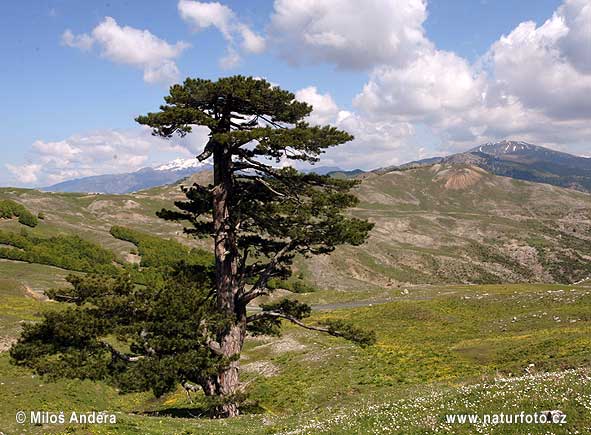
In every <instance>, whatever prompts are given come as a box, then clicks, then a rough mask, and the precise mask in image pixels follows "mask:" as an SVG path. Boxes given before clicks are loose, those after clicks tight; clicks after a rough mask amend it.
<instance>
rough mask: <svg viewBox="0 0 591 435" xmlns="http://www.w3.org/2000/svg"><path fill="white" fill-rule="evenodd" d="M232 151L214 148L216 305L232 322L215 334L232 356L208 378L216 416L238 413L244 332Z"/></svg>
mask: <svg viewBox="0 0 591 435" xmlns="http://www.w3.org/2000/svg"><path fill="white" fill-rule="evenodd" d="M231 164H232V161H231V154H230V153H229V152H228V151H227V150H226V149H225V147H222V146H217V147H215V150H214V190H213V225H214V232H215V237H214V243H215V252H214V253H215V266H216V290H217V307H218V309H219V310H220V312H221V313H223V314H224V315H225V317H226V318H227V319H228V320H229V321H230V322H231V325H230V326H229V327H228V329H227V330H226V331H225V332H224V334H222V335H221V336H219V337H218V343H219V345H220V350H221V353H222V355H223V356H224V357H226V358H233V359H234V360H233V361H231V362H230V363H229V365H228V366H226V367H224V368H223V369H222V370H220V372H219V373H218V374H217V375H216V376H214V377H213V379H209V380H208V384H209V385H208V386H207V387H206V388H207V390H206V389H205V388H204V390H205V393H206V394H207V395H212V396H214V395H215V396H218V398H219V399H221V400H222V402H223V403H222V404H221V405H220V406H219V407H218V408H217V409H216V410H215V413H216V414H217V417H233V416H236V415H238V413H239V410H238V404H237V402H236V400H234V396H235V395H236V394H237V393H238V391H239V386H240V383H239V377H238V365H239V362H238V358H239V356H240V352H241V351H242V345H243V343H244V336H245V333H246V308H245V307H243V306H236V294H237V292H238V285H237V276H238V248H237V246H236V233H235V228H236V224H237V222H235V221H234V219H233V218H234V217H233V216H232V215H231V210H230V204H231V196H232V193H233V192H232V190H233V181H232V172H231Z"/></svg>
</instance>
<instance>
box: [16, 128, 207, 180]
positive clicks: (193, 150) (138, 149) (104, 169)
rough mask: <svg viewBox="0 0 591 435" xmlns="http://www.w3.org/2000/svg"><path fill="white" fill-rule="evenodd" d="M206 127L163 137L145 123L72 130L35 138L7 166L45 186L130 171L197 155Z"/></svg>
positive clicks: (23, 177) (18, 174)
mask: <svg viewBox="0 0 591 435" xmlns="http://www.w3.org/2000/svg"><path fill="white" fill-rule="evenodd" d="M207 133H208V130H207V128H205V127H197V128H195V129H194V132H193V133H191V134H189V135H187V136H185V137H184V138H180V139H178V140H177V139H174V140H164V139H161V138H159V137H155V136H152V134H151V131H150V129H149V128H147V127H141V128H136V129H129V130H100V131H94V132H87V133H82V134H75V135H72V136H70V137H68V138H66V139H63V140H60V141H45V140H37V141H35V142H34V143H33V144H32V146H31V149H30V151H29V152H28V155H27V157H28V162H27V163H26V164H23V165H14V164H7V165H6V168H7V169H8V170H9V172H10V173H11V174H12V175H13V178H14V179H15V180H16V181H18V182H19V183H22V184H26V185H35V186H48V185H50V184H55V183H58V182H61V181H64V180H67V179H72V178H79V177H86V176H91V175H101V174H116V173H124V172H133V171H136V170H138V169H140V168H142V167H145V166H149V165H150V164H151V163H152V164H153V163H161V162H162V159H163V158H166V159H170V157H172V156H175V157H178V156H179V155H181V156H183V157H185V158H189V157H191V156H195V155H197V154H198V153H199V152H200V151H201V150H202V149H203V146H204V144H205V143H206V142H207Z"/></svg>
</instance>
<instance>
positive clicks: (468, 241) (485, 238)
mask: <svg viewBox="0 0 591 435" xmlns="http://www.w3.org/2000/svg"><path fill="white" fill-rule="evenodd" d="M210 177H211V174H210V173H209V172H203V173H199V174H196V175H195V176H194V177H193V178H192V179H191V180H187V181H185V184H189V183H192V182H198V183H202V184H203V183H208V182H210ZM360 178H361V179H362V183H361V185H360V186H358V188H357V189H356V193H357V195H358V196H359V198H360V200H361V203H360V205H359V207H358V208H357V209H355V210H353V211H352V213H353V214H355V215H358V216H361V217H365V218H368V219H370V220H372V221H373V222H375V223H376V227H375V229H374V230H373V231H372V232H371V236H370V240H369V241H368V242H367V243H366V244H365V245H364V246H362V247H361V248H349V247H342V248H339V249H337V251H336V252H335V253H333V254H331V255H330V256H323V257H319V258H314V259H312V260H311V261H304V260H302V259H300V260H298V261H297V262H296V272H297V273H296V275H297V276H298V277H300V278H298V279H299V281H300V282H301V284H300V286H301V287H302V288H307V289H309V288H324V289H326V288H329V289H334V290H347V291H352V290H355V291H370V292H372V291H376V290H380V289H388V288H394V289H395V288H398V287H400V286H406V285H409V284H449V283H503V282H561V283H569V282H577V281H579V280H581V279H584V278H587V277H589V276H591V262H590V261H589V260H590V259H591V195H590V194H585V193H581V192H576V191H573V190H569V189H562V188H558V187H554V186H550V185H546V184H539V183H529V182H523V181H518V180H514V179H510V178H505V177H499V176H495V175H492V174H489V173H487V172H485V171H484V170H482V169H480V168H477V167H473V166H468V165H454V166H446V165H443V166H442V165H439V164H438V165H434V166H430V167H421V168H416V169H410V170H404V171H395V172H390V173H386V174H381V175H378V174H373V173H371V174H362V175H360ZM182 198H183V196H182V193H181V192H180V190H179V186H178V185H172V186H162V187H157V188H153V189H149V190H146V191H142V192H139V193H136V194H130V195H84V194H58V193H45V192H38V191H34V190H24V189H0V200H2V199H7V200H13V201H16V202H17V203H19V204H22V205H24V206H25V207H27V209H28V210H31V212H32V214H33V215H36V214H38V213H39V212H42V213H43V215H44V219H43V220H40V221H39V224H38V225H37V226H36V227H35V228H32V229H31V230H30V233H31V235H32V236H43V237H49V236H55V235H58V234H68V235H72V234H74V235H78V236H80V237H82V238H84V239H86V240H89V241H91V242H97V243H99V244H100V245H101V246H103V247H105V248H107V249H110V250H112V251H114V252H115V253H116V254H117V256H118V258H119V259H121V260H123V261H132V262H133V261H137V257H136V256H135V255H134V253H135V251H136V249H135V246H134V245H133V244H132V243H129V242H127V241H124V240H119V239H116V238H115V237H113V236H112V235H111V234H110V233H109V230H110V228H111V226H113V225H120V226H124V227H128V228H131V229H136V230H140V231H143V232H146V233H149V234H152V235H157V236H161V237H165V238H171V239H175V240H177V241H179V242H182V243H185V244H188V245H189V246H192V247H196V246H201V247H206V246H207V243H208V241H206V240H205V241H204V240H198V241H196V240H192V239H190V238H187V237H186V236H185V235H183V234H182V227H181V226H180V225H177V224H174V223H170V222H166V221H163V220H161V219H158V218H157V217H156V216H155V212H156V211H157V210H159V209H161V208H163V207H170V206H171V204H172V202H173V200H175V199H182ZM21 229H22V225H21V224H19V223H18V222H17V220H16V219H12V220H9V219H3V220H0V230H4V231H16V232H18V231H20V230H21Z"/></svg>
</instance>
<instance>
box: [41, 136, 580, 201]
mask: <svg viewBox="0 0 591 435" xmlns="http://www.w3.org/2000/svg"><path fill="white" fill-rule="evenodd" d="M439 163H446V164H470V165H474V166H477V167H480V168H482V169H484V170H486V171H487V172H490V173H491V174H495V175H501V176H505V177H510V178H515V179H519V180H526V181H534V182H538V183H546V184H552V185H555V186H560V187H566V188H570V189H575V190H580V191H584V192H591V158H587V157H579V156H574V155H572V154H567V153H564V152H560V151H554V150H551V149H548V148H544V147H541V146H538V145H533V144H530V143H527V142H522V141H501V142H495V143H492V142H489V143H486V144H482V145H479V146H476V147H474V148H472V149H470V150H468V151H466V152H462V153H457V154H452V155H450V156H447V157H431V158H426V159H422V160H416V161H412V162H408V163H405V164H403V165H399V166H389V167H385V168H380V169H376V170H374V171H372V172H374V173H378V174H386V173H388V172H391V171H400V170H406V169H412V168H417V167H423V166H431V165H434V164H439ZM210 169H212V166H211V164H209V163H201V162H199V161H197V160H196V159H176V160H173V161H171V162H169V163H166V164H163V165H160V166H156V167H153V168H143V169H140V170H138V171H135V172H130V173H124V174H106V175H97V176H91V177H84V178H79V179H75V180H68V181H64V182H61V183H58V184H54V185H52V186H49V187H45V188H42V189H41V190H45V191H51V192H86V193H89V192H92V193H111V194H121V193H131V192H137V191H140V190H143V189H149V188H151V187H156V186H161V185H165V184H171V183H175V182H177V181H179V180H181V179H183V178H186V177H188V176H190V175H192V174H194V173H196V172H200V171H204V170H210ZM306 172H315V173H317V174H320V175H331V176H335V177H347V178H351V177H357V176H359V175H361V174H364V173H365V171H362V170H361V169H353V170H343V169H341V168H339V167H335V166H318V167H313V168H310V169H308V170H306Z"/></svg>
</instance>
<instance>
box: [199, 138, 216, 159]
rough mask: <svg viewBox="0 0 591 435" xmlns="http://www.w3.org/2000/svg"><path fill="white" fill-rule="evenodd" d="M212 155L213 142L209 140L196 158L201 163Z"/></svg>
mask: <svg viewBox="0 0 591 435" xmlns="http://www.w3.org/2000/svg"><path fill="white" fill-rule="evenodd" d="M212 154H213V141H212V140H211V139H210V140H209V141H208V142H207V144H206V145H205V148H204V149H203V152H202V153H201V154H199V155H198V156H197V160H199V161H200V162H202V161H204V160H206V159H208V158H210V157H211V155H212Z"/></svg>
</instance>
